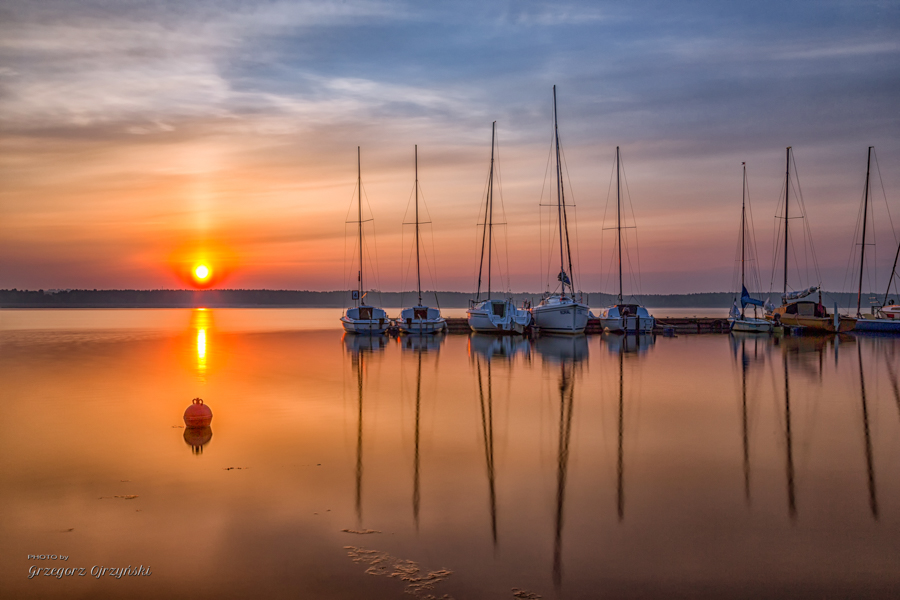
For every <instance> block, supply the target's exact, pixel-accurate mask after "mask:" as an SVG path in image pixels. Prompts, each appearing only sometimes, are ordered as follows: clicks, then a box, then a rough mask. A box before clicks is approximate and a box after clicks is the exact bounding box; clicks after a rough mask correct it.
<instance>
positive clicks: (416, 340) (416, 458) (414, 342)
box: [397, 333, 446, 531]
mask: <svg viewBox="0 0 900 600" xmlns="http://www.w3.org/2000/svg"><path fill="white" fill-rule="evenodd" d="M445 338H446V335H445V334H443V333H437V334H434V335H408V336H402V337H399V338H397V343H398V344H399V345H400V348H401V350H402V352H403V353H413V354H415V357H416V417H415V435H414V436H413V440H414V441H413V448H414V450H413V493H412V509H413V522H414V523H415V526H416V531H418V530H419V507H420V504H421V492H420V477H419V472H420V468H419V466H420V452H419V445H420V444H419V442H420V440H421V416H422V355H423V354H425V353H426V352H439V351H440V349H441V346H442V345H443V343H444V339H445Z"/></svg>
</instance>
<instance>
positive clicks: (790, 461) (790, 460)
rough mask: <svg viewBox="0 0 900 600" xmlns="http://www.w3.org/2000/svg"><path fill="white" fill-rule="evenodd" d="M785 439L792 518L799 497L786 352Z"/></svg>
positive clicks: (793, 518) (789, 505) (789, 507)
mask: <svg viewBox="0 0 900 600" xmlns="http://www.w3.org/2000/svg"><path fill="white" fill-rule="evenodd" d="M784 423H785V429H784V441H785V471H786V473H787V490H788V514H789V515H790V516H791V520H796V518H797V499H796V497H795V495H794V449H793V445H792V440H791V381H790V369H789V368H788V355H787V353H785V354H784Z"/></svg>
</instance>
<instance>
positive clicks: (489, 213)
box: [466, 121, 531, 333]
mask: <svg viewBox="0 0 900 600" xmlns="http://www.w3.org/2000/svg"><path fill="white" fill-rule="evenodd" d="M496 127H497V122H496V121H494V122H493V124H492V125H491V172H490V178H489V179H488V189H487V198H486V200H485V207H484V213H485V222H484V230H483V232H482V236H481V258H480V259H479V263H478V287H477V289H476V292H475V299H474V300H470V301H469V309H468V310H467V311H466V319H467V320H468V323H469V327H470V328H471V329H472V331H476V332H480V333H523V332H524V331H525V328H526V327H528V325H529V324H530V323H531V313H529V312H528V311H527V310H524V309H521V308H516V305H515V303H513V301H512V300H511V299H510V298H509V297H506V298H492V297H491V259H492V258H493V253H492V251H491V250H492V247H493V245H492V243H493V238H494V145H495V144H494V142H495V139H496V135H495V132H496ZM485 242H487V254H485ZM485 256H487V292H486V296H487V297H486V298H485V299H482V298H481V276H482V274H483V272H484V265H485Z"/></svg>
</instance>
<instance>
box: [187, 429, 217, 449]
mask: <svg viewBox="0 0 900 600" xmlns="http://www.w3.org/2000/svg"><path fill="white" fill-rule="evenodd" d="M211 439H212V428H211V427H186V428H185V429H184V443H185V444H187V445H188V446H190V447H191V452H192V453H193V454H195V455H200V454H203V447H204V446H205V445H206V444H208V443H209V441H210V440H211Z"/></svg>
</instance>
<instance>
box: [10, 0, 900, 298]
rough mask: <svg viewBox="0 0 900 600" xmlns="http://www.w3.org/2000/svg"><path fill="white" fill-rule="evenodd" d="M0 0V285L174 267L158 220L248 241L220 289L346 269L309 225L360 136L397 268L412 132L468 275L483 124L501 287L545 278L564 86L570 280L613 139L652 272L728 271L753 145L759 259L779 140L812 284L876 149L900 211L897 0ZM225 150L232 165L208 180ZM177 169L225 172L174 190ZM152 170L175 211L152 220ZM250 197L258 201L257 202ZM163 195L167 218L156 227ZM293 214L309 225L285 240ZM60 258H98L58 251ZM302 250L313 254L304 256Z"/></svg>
mask: <svg viewBox="0 0 900 600" xmlns="http://www.w3.org/2000/svg"><path fill="white" fill-rule="evenodd" d="M0 15H2V23H0V40H2V41H0V126H2V128H3V129H4V131H5V132H6V136H5V137H6V140H5V141H3V142H0V153H2V154H0V159H2V162H0V169H2V172H0V174H2V175H3V176H4V179H5V180H6V181H7V182H8V184H7V186H4V187H5V188H6V189H5V190H3V191H0V211H2V212H0V214H2V216H3V223H4V224H3V225H0V244H3V245H4V246H5V248H2V249H5V250H6V251H5V252H4V253H3V254H4V255H5V256H6V257H7V258H5V259H0V261H4V260H5V261H6V262H5V263H3V262H0V266H2V267H3V273H5V274H4V275H0V278H2V281H0V286H2V287H92V288H93V287H113V286H116V282H123V283H124V284H127V286H129V287H158V286H167V285H169V284H168V283H167V281H168V280H167V279H166V277H167V275H163V274H162V271H154V269H153V268H152V266H151V263H152V260H153V257H157V258H159V257H162V256H163V255H164V254H165V253H166V252H168V250H166V248H163V247H162V246H160V245H159V243H158V241H159V239H161V237H162V238H166V239H167V240H168V241H167V242H166V243H167V244H168V246H169V247H173V248H174V247H176V246H178V243H179V242H178V241H177V238H179V236H182V237H188V238H191V239H197V240H200V239H206V238H209V237H216V238H221V239H227V240H229V244H230V245H231V246H232V247H235V248H237V250H236V251H237V252H239V253H240V254H241V256H243V257H245V260H244V261H243V265H244V266H243V267H242V269H240V270H239V271H240V272H238V271H236V274H235V279H234V281H233V282H232V283H233V284H235V285H238V284H239V285H241V286H251V285H252V286H260V287H300V288H305V287H309V288H314V289H331V288H334V287H340V282H335V281H333V280H331V279H329V277H328V276H327V275H326V271H322V272H318V271H316V270H315V269H312V267H311V266H310V265H311V264H312V263H313V262H316V261H317V260H318V262H319V263H321V262H322V261H325V262H328V261H330V255H329V257H326V256H325V255H326V254H328V252H329V248H331V246H313V245H310V244H313V243H314V240H315V239H320V238H323V237H324V238H328V239H333V238H334V239H336V238H338V237H341V236H343V232H344V228H343V216H344V214H345V212H346V209H347V203H348V202H349V200H350V196H351V193H352V185H353V183H354V182H353V181H352V180H353V179H355V177H354V176H355V172H353V171H354V169H355V147H356V146H357V145H361V146H362V147H363V148H364V156H365V157H366V158H367V162H366V167H367V175H368V177H369V178H370V181H371V183H370V184H369V185H370V187H371V188H372V189H369V190H368V191H370V192H372V193H371V194H370V195H371V200H372V202H373V207H372V209H373V211H375V212H376V213H377V216H378V220H379V224H380V226H381V227H382V230H381V231H380V232H379V244H381V246H382V247H383V248H384V252H383V254H384V255H385V258H384V261H386V265H384V266H383V267H382V268H383V269H384V270H385V272H386V273H391V272H397V271H402V269H400V268H399V267H396V268H395V266H392V262H393V263H397V262H399V261H400V260H401V258H402V256H401V255H402V253H401V252H400V250H392V248H394V247H395V246H398V245H399V242H400V241H402V239H401V238H402V237H403V236H402V235H400V234H399V233H398V232H399V229H398V228H397V227H395V226H394V223H399V222H400V221H401V220H402V211H403V208H404V206H405V200H406V196H407V195H408V189H407V188H408V187H409V186H410V181H409V177H410V173H409V170H410V156H409V155H410V154H411V147H412V145H413V144H419V147H420V154H421V157H422V167H423V169H424V172H423V174H422V175H423V177H424V176H426V175H427V177H424V178H423V182H422V185H423V189H424V190H425V191H426V192H427V196H428V201H429V203H430V207H431V209H432V213H434V216H435V219H436V224H435V226H434V232H433V235H434V238H435V251H436V255H437V257H436V258H437V259H438V264H439V265H440V264H444V265H445V266H444V268H443V269H442V273H443V275H445V277H442V278H439V282H438V287H442V288H450V289H460V290H466V289H468V288H469V287H470V279H471V270H472V267H471V264H472V262H473V260H474V259H473V257H471V256H468V254H471V253H472V252H468V253H467V255H466V256H465V257H464V258H465V260H462V259H460V261H461V262H460V263H459V264H457V263H456V262H454V261H456V260H457V259H456V257H451V256H448V254H449V255H452V254H453V248H456V247H459V245H460V244H463V243H464V244H467V245H471V238H472V237H473V236H472V228H473V227H474V223H475V220H476V217H477V210H478V204H479V202H480V200H479V195H480V194H481V192H482V187H483V186H482V184H483V180H484V176H485V174H486V168H487V165H486V162H485V161H486V155H487V153H488V150H489V147H488V146H489V138H490V123H491V121H494V120H496V121H498V130H499V132H500V133H499V135H500V140H501V151H502V152H503V155H502V156H503V163H502V164H503V168H504V180H503V186H504V187H503V190H504V194H505V195H504V201H505V206H506V208H507V215H508V218H509V222H510V226H509V227H508V232H507V233H508V238H509V239H508V244H509V247H510V252H511V254H512V255H513V258H512V260H511V266H510V272H509V275H510V278H511V281H510V285H511V287H512V288H513V289H517V290H520V289H523V290H524V289H527V290H537V289H538V288H539V286H540V282H539V280H538V276H537V274H536V273H535V272H534V271H535V269H534V268H533V267H532V266H529V265H533V264H534V263H535V261H536V260H537V259H538V256H537V254H538V253H539V252H540V249H536V248H534V244H533V239H534V237H535V236H534V233H535V228H536V227H538V225H537V219H538V210H537V208H536V207H537V204H538V203H539V197H540V190H541V187H542V181H543V174H544V169H545V162H546V156H547V152H548V145H549V140H550V120H549V119H550V114H551V113H550V89H551V86H552V85H554V84H556V85H557V86H558V90H559V102H560V107H559V114H560V133H561V136H562V138H563V143H564V147H565V151H566V159H567V164H568V169H569V176H570V179H571V182H572V188H573V190H572V195H573V197H574V198H575V199H576V201H577V202H578V203H579V208H578V216H579V220H578V227H579V228H580V229H579V254H580V270H581V271H582V281H583V282H584V287H585V289H589V290H591V291H597V290H598V289H601V288H602V289H605V288H604V286H605V284H604V281H606V279H605V278H606V276H605V275H604V272H605V271H608V268H607V264H606V263H607V258H608V256H609V253H608V249H604V248H602V247H601V245H600V244H599V242H597V243H595V241H594V240H593V238H597V237H599V235H600V232H601V231H602V223H601V221H602V217H603V212H604V208H605V203H606V195H607V194H606V191H607V189H608V186H609V174H610V170H611V168H612V156H613V155H614V151H615V146H616V145H621V146H622V148H623V156H624V157H625V160H626V166H627V168H628V177H629V184H630V186H631V187H630V191H631V197H632V201H633V202H634V210H635V216H636V218H637V222H638V225H639V227H640V228H641V229H640V236H641V237H640V243H641V269H642V286H643V291H644V292H667V291H672V292H682V291H705V290H725V289H727V288H728V287H729V285H730V283H731V272H732V268H733V264H732V258H733V250H734V240H735V238H736V231H737V218H738V216H739V213H738V211H739V192H740V163H741V162H742V161H747V162H748V171H749V174H750V183H751V192H752V194H753V201H754V204H755V206H754V208H755V214H756V216H757V221H758V222H757V223H756V226H757V236H758V238H760V244H759V245H760V253H761V256H760V265H761V266H763V271H764V273H763V277H762V278H763V280H764V281H768V280H769V273H767V272H766V271H768V268H769V265H770V263H771V256H770V255H769V254H770V245H771V244H770V241H771V238H772V231H771V230H772V227H773V223H772V215H773V212H774V207H775V204H776V203H777V200H778V198H777V196H778V193H779V192H778V190H779V189H780V187H781V178H782V177H783V170H784V169H783V164H782V163H783V160H784V158H783V155H784V148H785V146H788V145H791V146H793V147H794V149H795V153H796V157H797V162H798V166H799V168H800V171H801V172H800V175H801V184H802V185H803V189H804V192H805V193H806V195H807V208H808V209H809V211H810V215H809V218H810V224H811V226H812V228H813V235H814V236H815V239H816V244H817V250H818V251H819V261H820V267H821V269H822V272H823V279H824V281H823V282H822V283H823V284H824V285H825V287H827V288H829V289H840V288H841V286H842V285H843V284H842V282H843V280H844V279H845V270H846V263H847V255H848V251H849V250H850V249H851V247H852V244H853V239H852V238H853V230H852V224H853V221H854V218H855V215H856V212H857V203H858V200H859V196H860V191H861V186H862V181H863V178H864V167H865V149H866V147H867V146H869V145H874V146H876V148H877V152H878V156H879V161H880V163H879V164H880V165H881V167H882V175H883V176H884V184H885V189H886V191H887V196H888V200H889V201H893V202H894V204H893V208H894V212H895V213H896V215H897V218H898V219H900V206H897V194H896V190H897V189H898V186H900V144H898V141H897V140H898V133H900V126H898V124H900V123H898V111H897V107H898V106H900V35H898V33H900V31H898V29H900V28H898V25H900V5H898V4H897V3H889V2H777V3H776V2H772V3H752V4H738V3H720V2H677V3H673V2H637V3H635V2H630V3H627V4H625V3H596V2H590V3H588V2H585V3H577V2H573V3H565V4H556V3H554V4H548V3H541V2H508V3H496V2H494V3H484V2H450V3H440V4H437V5H435V6H432V5H430V4H426V3H412V2H359V1H349V2H315V3H313V2H215V3H211V2H191V3H183V2H80V1H66V2H53V1H50V2H39V3H36V2H24V1H18V0H7V1H6V2H4V4H3V7H2V8H0ZM126 157H127V159H128V162H127V163H126V162H124V161H125V159H126ZM176 157H177V158H176ZM223 157H224V158H223ZM167 161H168V162H167ZM251 172H252V173H253V174H254V175H253V176H252V177H251V175H249V174H250V173H251ZM229 173H231V174H232V176H235V175H233V174H234V173H247V175H246V176H245V177H242V179H241V181H242V182H243V183H240V182H238V183H235V182H234V181H230V180H229V183H228V184H227V185H224V184H221V185H220V184H217V183H216V182H221V181H225V179H223V177H227V176H228V174H229ZM257 178H259V179H257ZM176 180H177V181H179V182H181V183H178V184H177V185H178V186H182V184H183V186H187V187H190V186H191V185H195V184H196V185H200V183H197V182H199V181H201V180H202V181H203V182H205V183H203V185H212V186H213V188H214V189H215V190H216V191H215V192H210V193H207V194H205V195H204V194H199V195H198V193H195V192H189V191H184V190H185V189H187V188H185V187H183V186H182V187H179V188H178V189H180V190H181V191H180V192H177V191H173V189H174V188H172V187H171V186H173V185H176V184H175V183H173V182H176ZM188 180H190V181H193V182H194V183H185V182H186V181H188ZM259 181H262V182H264V183H263V184H262V185H261V184H259ZM211 182H212V183H211ZM251 182H256V183H253V184H252V185H251ZM347 185H349V188H348V189H344V188H343V187H341V186H344V187H346V186H347ZM176 187H177V186H176ZM201 187H202V186H201ZM226 188H227V189H226ZM251 188H252V189H251ZM263 188H264V189H263ZM154 189H155V190H157V191H156V192H151V191H148V190H154ZM192 189H193V188H192ZM235 189H240V190H242V192H241V193H240V194H239V193H237V192H236V191H235ZM298 190H307V192H308V193H305V195H304V194H300V195H299V196H298V195H297V194H298V193H299V192H298ZM328 190H332V191H333V194H332V193H331V192H329V191H328ZM153 193H157V194H161V195H163V196H164V197H160V198H159V199H158V204H159V206H165V207H166V209H165V210H162V209H160V210H161V211H162V212H161V213H160V214H156V215H155V216H153V215H150V214H149V213H148V210H149V209H148V208H147V205H148V203H151V204H154V203H157V201H156V200H154V196H153ZM173 194H174V195H175V196H178V197H173ZM179 194H181V196H179ZM192 194H193V195H192ZM292 194H293V195H292ZM735 196H738V197H737V198H735ZM112 198H115V200H112ZM198 198H199V199H198ZM398 199H399V200H398ZM248 205H250V206H253V207H255V208H256V211H251V210H250V209H248V208H247V207H248ZM325 205H329V206H330V205H334V210H333V214H334V215H335V217H334V219H333V222H334V224H335V226H334V227H331V226H330V225H327V224H328V223H331V222H332V220H331V219H330V217H329V215H330V214H331V213H329V212H328V211H326V210H325V209H324V208H323V207H324V206H325ZM265 207H269V208H270V209H271V210H270V211H269V212H271V214H272V215H273V216H271V217H270V218H263V217H261V216H260V215H259V214H258V213H259V211H260V210H261V209H264V208H265ZM185 211H187V212H190V213H191V214H190V215H187V216H185V215H184V214H183V213H184V212H185ZM179 215H181V216H179ZM274 215H281V218H279V217H276V216H274ZM310 215H312V216H310ZM157 218H158V219H163V220H164V221H165V223H163V224H162V225H159V227H161V228H163V229H164V230H165V232H167V233H165V234H162V233H160V230H155V229H153V227H155V225H153V226H151V225H150V224H148V223H150V222H151V221H152V222H153V223H156V222H157V221H155V220H154V219H157ZM290 218H298V219H306V220H307V221H308V222H309V223H316V224H317V227H319V229H318V230H314V229H311V228H307V229H305V230H303V229H302V228H300V230H299V231H297V232H296V235H297V236H299V238H301V239H300V240H299V241H298V240H292V239H291V237H292V235H294V232H293V231H294V230H292V229H291V228H290V227H288V226H287V224H286V222H287V221H288V220H289V219H290ZM158 219H157V220H158ZM248 219H250V221H252V223H253V226H252V227H244V228H243V230H242V231H241V232H238V231H237V227H236V225H235V224H236V223H247V220H248ZM876 219H878V217H877V214H876ZM110 220H112V221H116V222H117V223H118V224H119V226H120V228H122V227H124V228H126V229H127V228H128V227H131V226H133V225H134V223H135V222H137V223H138V224H143V225H141V226H140V227H138V228H137V229H136V230H135V231H134V232H133V233H132V234H131V235H124V234H120V233H116V232H115V231H113V230H114V229H115V228H114V227H111V226H110V227H106V228H104V227H100V226H98V225H97V223H98V221H100V222H109V221H110ZM886 222H887V219H881V220H879V221H878V223H879V227H880V228H881V230H880V231H879V239H881V240H882V241H883V242H884V246H883V251H881V250H880V251H879V254H878V259H879V261H881V262H879V264H878V265H874V264H873V268H874V267H876V266H877V268H878V269H880V271H878V275H877V277H880V278H881V279H884V278H885V277H886V271H885V270H884V269H885V268H886V267H885V265H884V264H883V263H884V261H885V260H886V259H885V258H884V257H887V256H888V255H889V254H891V250H892V249H891V248H890V246H892V245H893V243H894V242H893V240H892V238H891V236H892V234H891V233H890V231H889V230H887V229H885V223H886ZM66 223H74V224H75V225H76V228H78V229H79V230H80V231H81V233H79V234H78V235H76V234H73V233H71V232H69V231H67V228H66V226H65V224H66ZM145 225H146V226H145ZM898 225H900V222H898ZM148 228H149V229H148ZM153 231H155V232H156V233H155V234H153V233H152V232H153ZM304 236H305V237H304ZM170 238H171V239H170ZM48 239H49V240H52V243H50V244H49V245H48V243H47V240H48ZM462 239H464V240H465V241H464V242H461V241H460V240H462ZM140 240H144V241H143V242H142V241H140ZM154 240H155V241H154ZM306 242H308V244H307V243H306ZM606 242H608V240H606V241H605V242H604V243H606ZM198 243H199V242H198ZM336 243H337V242H336ZM341 243H343V242H341ZM304 244H306V245H304ZM114 248H120V249H121V250H113V249H114ZM315 248H321V249H322V250H321V252H322V253H323V254H322V255H321V256H318V257H316V256H312V258H311V259H310V260H309V261H305V260H294V259H285V260H282V261H274V262H273V261H272V260H269V259H266V258H265V257H266V256H272V255H287V256H292V255H294V254H297V253H301V254H304V255H314V254H315V253H316V252H317V251H316V250H315ZM73 255H74V256H78V257H79V262H78V264H84V265H89V267H88V266H86V267H84V270H83V271H77V270H76V271H74V272H73V269H72V263H71V261H68V260H67V257H70V256H73ZM442 255H443V256H444V258H442ZM532 255H533V256H532ZM338 259H339V260H342V256H339V257H338ZM380 259H381V257H380ZM267 261H268V262H267ZM384 261H382V262H384ZM163 262H164V261H163ZM275 263H277V264H275ZM601 266H602V268H600V267H601ZM298 269H299V271H301V272H303V273H307V271H308V272H309V274H308V276H304V277H301V278H300V279H299V280H298V277H297V275H296V270H298ZM304 269H305V270H304ZM310 269H312V270H310ZM385 279H386V281H385V283H383V287H384V288H387V289H394V288H396V287H397V286H398V285H400V284H401V283H400V282H398V281H396V279H397V277H396V276H394V275H386V277H385ZM441 281H443V284H441ZM79 282H81V283H79ZM798 286H799V282H798ZM875 287H881V284H880V283H877V284H875Z"/></svg>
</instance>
